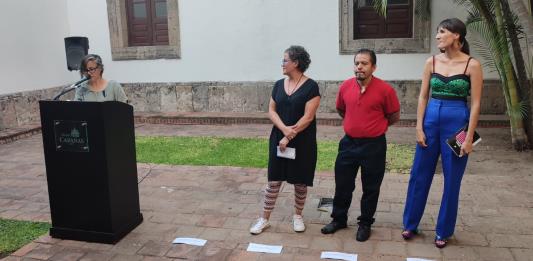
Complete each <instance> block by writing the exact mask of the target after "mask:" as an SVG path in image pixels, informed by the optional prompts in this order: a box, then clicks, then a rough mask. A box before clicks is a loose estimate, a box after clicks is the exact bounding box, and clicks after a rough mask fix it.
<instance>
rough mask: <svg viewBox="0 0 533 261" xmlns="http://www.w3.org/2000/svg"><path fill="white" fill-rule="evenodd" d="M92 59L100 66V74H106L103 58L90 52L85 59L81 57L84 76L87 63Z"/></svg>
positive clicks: (81, 70) (81, 68) (81, 72)
mask: <svg viewBox="0 0 533 261" xmlns="http://www.w3.org/2000/svg"><path fill="white" fill-rule="evenodd" d="M90 61H94V62H95V63H96V65H97V66H98V68H100V75H102V74H104V64H103V63H102V58H101V57H100V55H97V54H88V55H86V56H85V57H83V59H81V63H80V74H81V75H82V76H83V75H84V74H85V73H86V72H87V63H89V62H90Z"/></svg>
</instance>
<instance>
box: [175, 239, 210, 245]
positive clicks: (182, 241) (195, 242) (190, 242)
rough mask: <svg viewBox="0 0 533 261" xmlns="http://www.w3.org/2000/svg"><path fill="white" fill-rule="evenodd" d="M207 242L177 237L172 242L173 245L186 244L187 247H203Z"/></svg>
mask: <svg viewBox="0 0 533 261" xmlns="http://www.w3.org/2000/svg"><path fill="white" fill-rule="evenodd" d="M206 242H207V240H205V239H199V238H191V237H177V238H176V239H174V241H172V243H174V244H187V245H193V246H203V245H205V243H206Z"/></svg>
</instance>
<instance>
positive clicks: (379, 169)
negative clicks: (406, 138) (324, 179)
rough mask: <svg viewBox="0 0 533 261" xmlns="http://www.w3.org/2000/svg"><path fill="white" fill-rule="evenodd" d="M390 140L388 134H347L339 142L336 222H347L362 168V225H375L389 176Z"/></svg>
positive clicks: (335, 202) (335, 207) (336, 179)
mask: <svg viewBox="0 0 533 261" xmlns="http://www.w3.org/2000/svg"><path fill="white" fill-rule="evenodd" d="M386 154H387V140H386V138H385V134H383V135H381V136H379V137H376V138H351V137H349V136H347V135H345V136H344V137H343V138H342V139H341V141H340V142H339V153H338V154H337V160H336V161H335V197H334V198H333V212H332V213H331V217H332V218H333V221H337V222H340V223H346V222H347V220H348V209H349V208H350V205H351V203H352V194H353V191H354V189H355V178H356V177H357V171H358V170H359V167H361V183H362V189H363V196H362V197H361V216H359V217H358V218H357V219H358V220H359V222H358V224H360V225H372V223H374V214H375V213H376V208H377V204H378V199H379V189H380V187H381V182H382V181H383V176H384V174H385V156H386Z"/></svg>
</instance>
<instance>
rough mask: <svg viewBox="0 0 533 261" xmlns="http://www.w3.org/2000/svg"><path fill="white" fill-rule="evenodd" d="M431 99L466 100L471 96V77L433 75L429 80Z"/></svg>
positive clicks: (462, 75)
mask: <svg viewBox="0 0 533 261" xmlns="http://www.w3.org/2000/svg"><path fill="white" fill-rule="evenodd" d="M429 86H430V87H431V97H433V98H437V99H447V100H449V99H453V100H466V97H468V96H469V95H470V77H468V76H467V75H466V74H457V75H452V76H448V77H446V76H443V75H441V74H438V73H432V74H431V79H430V80H429Z"/></svg>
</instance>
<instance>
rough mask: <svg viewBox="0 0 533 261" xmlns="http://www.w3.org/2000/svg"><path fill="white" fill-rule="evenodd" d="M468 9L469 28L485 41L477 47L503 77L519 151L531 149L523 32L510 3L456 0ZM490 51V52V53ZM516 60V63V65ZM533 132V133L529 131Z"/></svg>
mask: <svg viewBox="0 0 533 261" xmlns="http://www.w3.org/2000/svg"><path fill="white" fill-rule="evenodd" d="M455 2H457V3H458V4H460V5H463V6H465V7H466V8H467V10H468V12H469V16H468V18H467V21H466V24H467V25H468V27H469V28H471V29H473V30H474V31H476V32H477V33H478V34H479V35H480V36H481V38H482V41H478V42H476V43H475V44H476V45H477V46H478V47H480V48H478V51H479V53H480V54H481V56H482V57H483V58H484V59H485V61H487V62H486V63H485V65H486V66H488V67H489V68H492V69H496V71H497V72H498V74H499V76H500V80H501V83H502V89H503V93H504V97H505V101H506V104H507V112H508V114H509V117H510V123H511V138H512V142H513V146H514V148H515V149H516V150H519V151H520V150H524V149H527V148H529V139H528V136H527V134H526V133H527V131H528V129H529V128H527V127H528V124H526V122H527V121H528V118H529V117H528V116H529V115H530V114H531V112H530V110H529V106H528V102H527V99H525V98H524V96H526V95H527V94H528V93H529V81H528V78H527V73H526V71H525V63H524V59H523V55H522V50H521V47H520V43H519V35H521V34H522V32H521V28H520V26H519V25H518V23H517V19H516V16H515V15H514V14H513V13H512V11H511V10H510V8H509V3H508V2H507V0H455ZM487 47H488V49H487ZM513 60H514V63H513ZM529 131H530V132H531V129H529Z"/></svg>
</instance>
